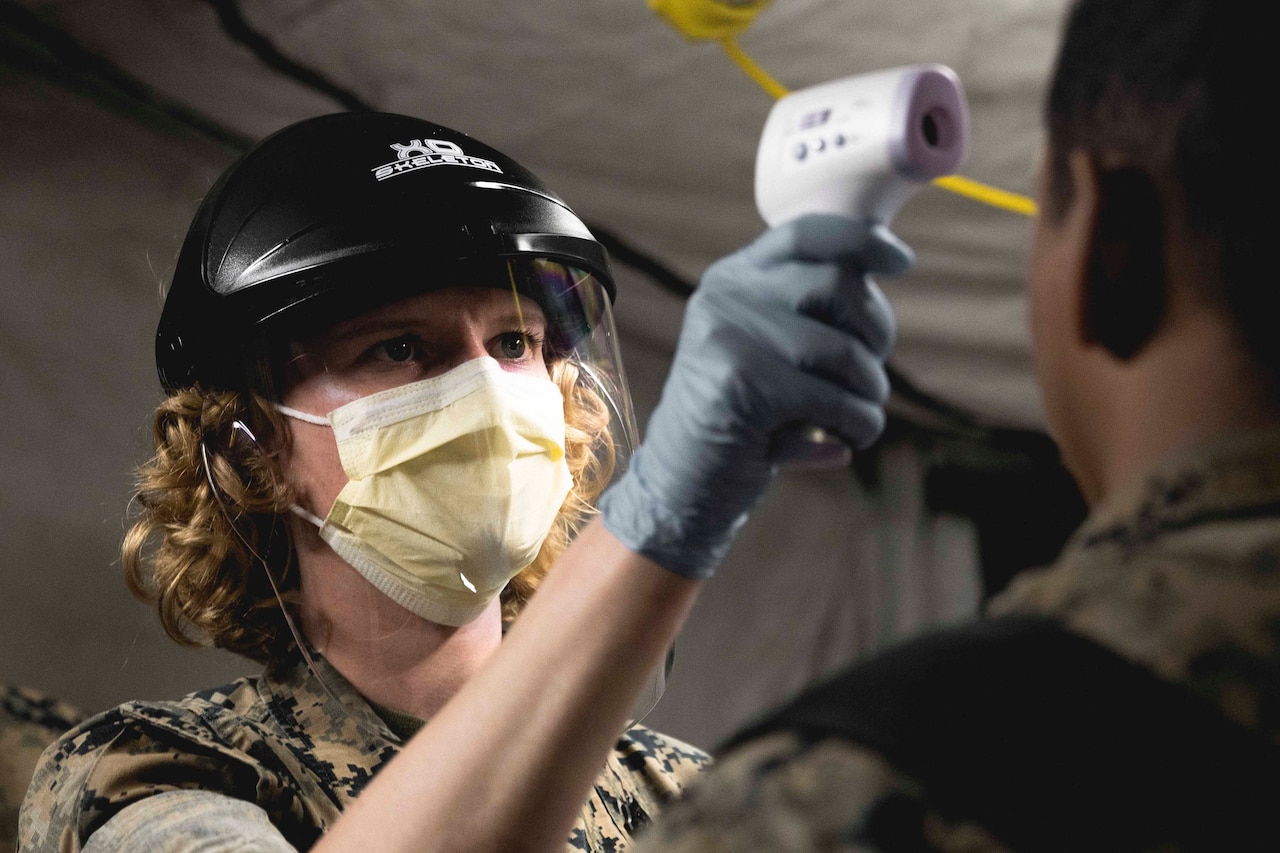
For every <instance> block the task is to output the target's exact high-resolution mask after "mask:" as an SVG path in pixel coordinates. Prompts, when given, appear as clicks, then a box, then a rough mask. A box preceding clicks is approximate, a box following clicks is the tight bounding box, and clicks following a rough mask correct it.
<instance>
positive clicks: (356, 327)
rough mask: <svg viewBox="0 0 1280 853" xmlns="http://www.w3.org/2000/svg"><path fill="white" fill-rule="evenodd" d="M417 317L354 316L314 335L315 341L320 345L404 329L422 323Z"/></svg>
mask: <svg viewBox="0 0 1280 853" xmlns="http://www.w3.org/2000/svg"><path fill="white" fill-rule="evenodd" d="M422 322H423V321H422V319H421V318H419V317H408V316H405V315H403V314H377V315H374V316H366V317H355V318H352V319H350V320H343V321H342V322H340V323H338V324H336V325H334V326H332V327H331V328H329V329H328V330H327V331H325V332H324V333H323V334H321V335H319V336H317V337H316V339H315V342H316V343H317V344H320V345H321V346H323V345H326V344H336V343H340V342H341V341H344V340H348V339H350V338H360V337H366V336H368V335H376V334H379V333H382V332H387V331H390V330H393V329H394V330H404V329H408V328H410V327H412V326H417V325H421V324H422Z"/></svg>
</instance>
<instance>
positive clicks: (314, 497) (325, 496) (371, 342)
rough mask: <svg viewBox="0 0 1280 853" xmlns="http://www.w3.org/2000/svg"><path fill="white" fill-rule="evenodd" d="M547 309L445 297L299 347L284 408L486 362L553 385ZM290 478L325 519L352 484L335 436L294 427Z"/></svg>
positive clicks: (390, 308)
mask: <svg viewBox="0 0 1280 853" xmlns="http://www.w3.org/2000/svg"><path fill="white" fill-rule="evenodd" d="M545 339H546V319H545V317H544V316H543V313H542V310H541V309H540V308H539V307H538V304H537V303H536V302H534V301H533V300H532V299H529V298H528V297H525V296H520V297H518V301H517V297H515V296H514V294H512V292H511V291H504V290H499V289H496V288H484V287H480V288H462V287H457V288H445V289H442V290H435V291H431V292H429V293H422V294H419V295H417V296H412V297H409V298H408V299H405V300H402V301H400V302H395V303H392V304H390V305H384V306H381V307H379V308H374V309H373V310H370V311H367V312H365V313H364V314H361V315H359V316H357V317H354V318H352V319H350V320H344V321H342V322H339V323H337V324H335V325H333V326H331V327H330V328H328V329H326V330H325V331H324V332H323V333H322V334H320V335H318V336H316V337H314V338H312V339H309V340H305V341H299V342H296V343H295V344H294V345H293V347H292V358H291V359H290V362H289V365H288V370H287V372H286V383H285V389H286V390H285V392H284V394H283V395H282V396H283V399H282V402H283V403H284V404H285V405H286V406H290V407H292V408H294V409H299V410H301V411H303V412H308V413H310V414H316V415H326V414H328V413H329V412H331V411H333V410H334V409H336V408H338V407H339V406H342V405H345V404H346V403H350V402H352V401H353V400H357V399H359V398H360V397H365V396H368V395H369V394H374V393H377V392H379V391H385V390H387V389H390V388H395V387H397V386H400V385H405V384H407V383H410V382H416V381H418V380H420V379H427V378H430V377H432V376H438V375H440V374H442V373H445V372H447V371H449V370H451V369H453V368H455V367H457V366H458V365H460V364H462V363H464V362H467V361H471V360H472V359H476V358H481V357H483V356H491V357H492V358H494V359H496V360H497V361H498V363H499V364H501V365H502V367H503V368H504V369H505V370H509V371H512V372H518V373H527V374H531V375H534V376H541V377H544V378H546V379H547V381H550V375H549V373H548V371H547V363H546V358H545V355H544V341H545ZM288 428H289V430H290V444H289V448H288V451H287V456H286V459H285V465H286V470H288V471H289V473H290V479H291V482H292V484H293V486H294V488H295V489H296V490H297V492H298V502H299V503H300V504H301V505H302V506H303V508H305V509H307V510H308V511H309V512H312V513H314V514H315V515H317V516H319V517H321V518H323V517H324V516H325V515H326V514H327V513H328V511H329V508H330V507H331V506H332V505H333V501H334V499H335V498H336V497H337V496H338V492H339V491H341V490H342V487H343V486H344V485H346V483H347V476H346V473H345V472H344V471H343V469H342V463H341V461H340V460H339V458H338V449H337V443H336V442H335V440H334V436H333V431H332V430H330V429H328V428H327V427H322V426H317V425H314V424H307V423H302V422H299V421H296V420H294V419H289V421H288Z"/></svg>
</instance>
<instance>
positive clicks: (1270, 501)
mask: <svg viewBox="0 0 1280 853" xmlns="http://www.w3.org/2000/svg"><path fill="white" fill-rule="evenodd" d="M1277 511H1280V429H1271V430H1265V431H1259V432H1251V433H1240V434H1234V435H1230V436H1227V437H1224V438H1220V439H1217V440H1215V441H1212V442H1209V443H1206V444H1203V445H1200V446H1198V447H1196V448H1193V449H1191V450H1189V451H1184V452H1182V453H1179V454H1176V455H1174V456H1172V457H1170V458H1169V459H1167V460H1165V461H1164V462H1162V463H1160V464H1159V465H1157V466H1156V467H1155V468H1154V469H1152V470H1151V471H1150V472H1149V473H1148V474H1147V475H1146V476H1145V477H1143V478H1142V479H1141V480H1140V481H1139V482H1137V483H1136V484H1134V485H1133V486H1130V487H1129V488H1128V489H1122V490H1121V491H1119V492H1117V493H1116V494H1114V495H1113V496H1111V497H1110V498H1108V499H1107V500H1106V501H1104V502H1103V503H1102V504H1101V505H1099V506H1098V507H1097V508H1096V509H1095V510H1094V511H1093V512H1092V513H1091V514H1090V516H1089V518H1088V519H1087V520H1086V521H1085V523H1084V524H1083V525H1082V526H1081V528H1080V529H1079V530H1078V531H1077V532H1076V534H1075V535H1074V536H1073V537H1072V539H1071V541H1070V542H1069V543H1068V545H1067V548H1066V551H1065V552H1064V553H1071V552H1073V551H1083V550H1087V549H1090V548H1093V547H1095V546H1097V545H1102V544H1111V545H1120V546H1121V547H1126V546H1127V547H1132V546H1136V545H1140V544H1143V543H1145V542H1148V541H1150V540H1151V539H1152V538H1154V537H1155V536H1157V535H1159V534H1161V533H1164V532H1167V531H1172V530H1180V529H1184V528H1187V527H1190V526H1191V525H1194V524H1200V523H1203V522H1206V521H1212V520H1215V519H1221V518H1245V517H1250V516H1258V515H1269V514H1275V513H1276V512H1277Z"/></svg>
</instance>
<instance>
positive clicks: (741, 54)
mask: <svg viewBox="0 0 1280 853" xmlns="http://www.w3.org/2000/svg"><path fill="white" fill-rule="evenodd" d="M720 46H721V47H723V48H724V52H725V53H727V54H728V55H729V58H730V59H732V60H733V61H734V64H736V65H737V66H738V67H739V68H741V69H742V70H743V71H744V72H745V73H746V75H747V76H748V77H750V78H751V79H752V80H754V81H756V84H757V85H759V86H760V88H761V89H764V90H765V91H766V92H768V93H769V96H770V97H772V98H775V99H777V98H783V97H786V96H787V94H789V90H788V89H787V87H786V86H783V85H782V84H781V83H779V82H778V81H777V80H775V79H773V78H772V77H770V76H769V72H767V71H765V70H764V69H763V68H761V67H760V66H759V65H757V64H756V62H755V60H753V59H752V58H751V57H749V56H747V54H746V52H745V51H744V50H743V49H742V48H741V47H740V46H739V45H738V43H737V41H735V40H734V39H732V38H725V39H721V40H720ZM933 185H934V186H935V187H940V188H941V189H944V190H947V191H949V192H953V193H955V194H956V195H959V196H964V197H965V198H967V199H972V200H973V201H976V202H980V203H982V204H987V205H990V206H992V207H996V208H999V209H1000V210H1007V211H1010V212H1012V213H1020V214H1022V215H1023V216H1035V215H1036V203H1035V201H1033V200H1032V199H1030V198H1027V197H1026V196H1024V195H1020V194H1018V193H1013V192H1009V191H1008V190H1002V189H1000V188H999V187H993V186H989V185H987V184H984V183H981V182H980V181H975V180H973V179H972V178H965V177H961V176H960V175H946V176H944V177H941V178H936V179H934V181H933Z"/></svg>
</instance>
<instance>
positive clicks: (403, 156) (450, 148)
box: [370, 139, 502, 181]
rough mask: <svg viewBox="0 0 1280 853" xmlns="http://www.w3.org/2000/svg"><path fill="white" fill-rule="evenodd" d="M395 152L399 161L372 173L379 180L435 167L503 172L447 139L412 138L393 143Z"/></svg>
mask: <svg viewBox="0 0 1280 853" xmlns="http://www.w3.org/2000/svg"><path fill="white" fill-rule="evenodd" d="M391 149H392V150H393V151H395V152H396V159H394V160H392V161H391V162H390V163H384V164H383V165H381V166H378V167H376V168H374V169H371V170H370V171H372V172H373V177H374V178H375V179H376V180H379V181H385V180H386V179H387V178H394V177H395V176H396V175H403V174H405V173H406V172H416V171H417V170H419V169H427V168H430V167H431V166H467V167H469V168H472V169H484V170H485V171H488V172H497V173H499V174H501V173H502V169H501V168H499V167H498V164H497V163H495V162H493V161H492V160H485V159H483V158H482V157H471V156H469V155H468V154H465V153H464V152H463V150H462V148H461V147H460V146H459V145H458V144H457V143H454V142H449V141H448V140H445V139H411V140H409V141H408V142H407V143H405V144H403V145H401V144H400V143H398V142H393V143H391Z"/></svg>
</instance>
